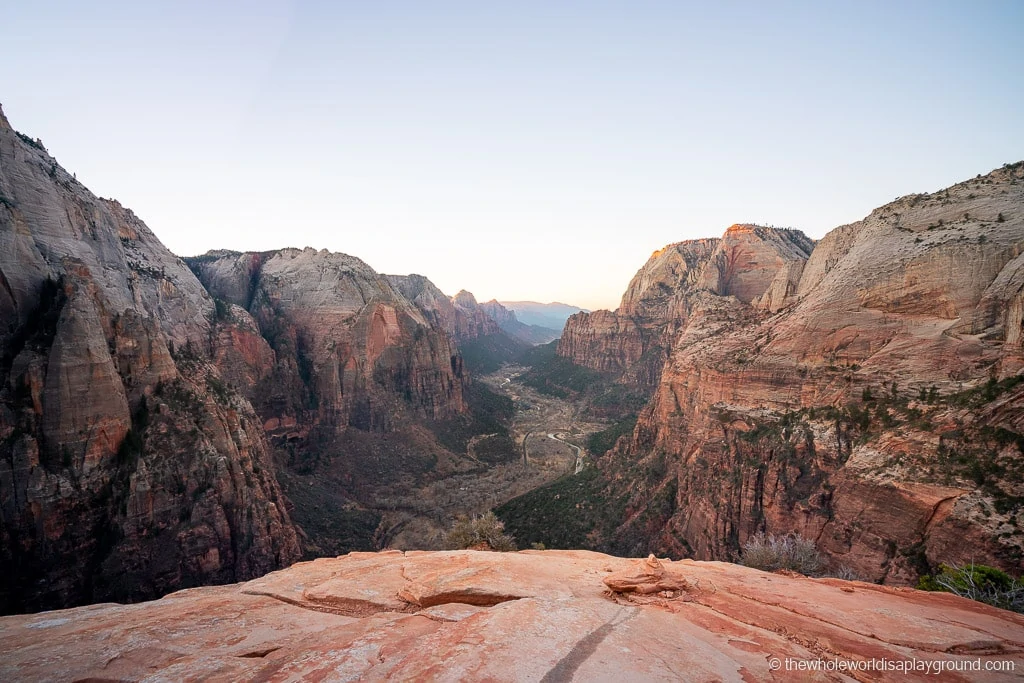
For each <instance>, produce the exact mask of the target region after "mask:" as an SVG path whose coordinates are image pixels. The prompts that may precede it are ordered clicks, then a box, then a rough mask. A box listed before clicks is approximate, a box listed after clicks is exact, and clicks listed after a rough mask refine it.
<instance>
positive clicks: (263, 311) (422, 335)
mask: <svg viewBox="0 0 1024 683" xmlns="http://www.w3.org/2000/svg"><path fill="white" fill-rule="evenodd" d="M188 262H189V264H190V266H191V267H192V268H193V270H194V271H195V273H196V274H197V275H198V277H199V279H200V280H201V281H202V283H203V284H204V285H205V286H206V288H207V289H208V290H209V292H210V293H211V294H212V295H213V296H214V297H215V298H217V299H220V300H222V301H224V302H226V303H228V304H232V305H234V306H238V307H241V308H243V309H245V310H246V311H247V312H248V313H249V314H251V316H252V318H253V319H254V320H255V321H256V323H257V325H258V329H259V330H260V332H261V334H262V336H263V337H264V339H266V340H267V341H268V343H269V345H270V348H271V349H272V350H273V352H274V354H275V356H276V365H275V367H274V368H273V370H272V372H269V373H268V376H269V377H270V379H269V382H268V389H269V390H268V391H266V392H262V393H263V395H264V399H263V400H262V401H259V402H258V403H257V409H258V410H259V412H260V414H261V417H262V418H263V419H264V421H265V424H266V425H267V427H268V430H269V431H271V432H273V433H277V432H279V431H281V430H284V432H287V433H288V434H290V435H292V436H295V435H302V436H305V435H308V434H309V433H310V432H311V431H312V432H317V433H320V436H319V437H318V439H320V440H322V439H330V438H333V437H335V436H340V435H341V434H343V433H344V431H345V430H346V429H347V428H348V427H350V426H351V427H356V428H359V429H363V430H369V431H389V430H391V429H392V427H393V425H394V424H395V422H396V421H400V420H401V419H402V416H403V415H404V414H406V413H408V414H411V415H414V416H418V417H421V418H424V419H442V418H446V417H450V416H453V415H457V414H459V413H461V412H463V411H464V410H465V403H464V400H463V395H462V390H463V384H464V379H463V376H462V359H461V357H460V356H459V353H458V350H457V349H456V348H455V347H454V346H453V344H452V341H451V339H450V338H449V337H448V336H447V335H446V334H445V331H444V329H441V328H439V327H437V326H436V325H434V324H432V323H431V322H430V321H428V320H427V319H425V317H424V316H423V314H422V312H421V311H420V309H419V308H418V307H416V306H414V305H412V304H411V303H410V302H409V301H408V300H407V299H406V298H405V297H404V296H402V294H401V293H400V292H399V291H398V290H397V289H396V288H395V286H394V285H393V284H392V282H391V280H389V278H387V277H385V276H383V275H379V274H378V273H376V272H375V271H374V270H373V269H372V268H370V267H369V266H368V265H366V264H365V263H363V262H362V261H360V260H359V259H357V258H355V257H353V256H348V255H346V254H335V253H330V252H328V251H326V250H320V251H317V250H315V249H310V248H307V249H303V250H299V249H282V250H280V251H273V252H263V253H244V254H241V253H237V252H223V251H221V252H211V253H209V254H206V255H204V256H199V257H194V258H191V259H189V260H188ZM236 379H237V380H241V379H242V378H236Z"/></svg>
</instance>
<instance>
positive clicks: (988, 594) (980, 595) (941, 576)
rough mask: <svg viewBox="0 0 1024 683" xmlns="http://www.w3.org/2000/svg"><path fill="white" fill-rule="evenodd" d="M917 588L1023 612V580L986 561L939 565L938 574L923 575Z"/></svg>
mask: <svg viewBox="0 0 1024 683" xmlns="http://www.w3.org/2000/svg"><path fill="white" fill-rule="evenodd" d="M917 587H918V589H919V590H925V591H944V592H946V593H953V594H954V595H959V596H960V597H962V598H970V599H971V600H977V601H978V602H984V603H985V604H987V605H992V606H993V607H999V608H1000V609H1006V610H1010V611H1013V612H1022V613H1024V579H1014V578H1013V577H1012V576H1010V575H1009V574H1007V573H1006V572H1004V571H1002V570H1000V569H996V568H995V567H988V566H986V565H983V564H974V563H973V562H972V563H971V564H966V565H956V564H952V565H948V564H942V565H939V571H938V573H937V574H935V575H934V576H932V575H925V576H922V577H921V579H920V580H919V581H918V583H917Z"/></svg>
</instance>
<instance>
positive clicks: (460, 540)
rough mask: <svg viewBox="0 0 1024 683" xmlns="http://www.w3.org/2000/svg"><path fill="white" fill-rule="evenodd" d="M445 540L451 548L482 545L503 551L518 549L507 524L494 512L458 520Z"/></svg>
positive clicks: (460, 548)
mask: <svg viewBox="0 0 1024 683" xmlns="http://www.w3.org/2000/svg"><path fill="white" fill-rule="evenodd" d="M444 541H445V545H446V546H447V547H448V548H449V549H451V550H462V549H465V548H476V547H479V546H482V545H486V546H487V547H489V548H490V549H491V550H498V551H501V552H508V551H510V550H515V549H516V541H515V539H514V538H512V537H511V536H509V535H508V534H506V533H505V525H504V524H503V523H502V521H501V520H500V519H498V518H497V517H495V515H494V513H493V512H486V513H484V514H482V515H479V516H477V517H472V518H469V517H462V518H460V519H458V520H456V522H455V524H454V525H452V528H451V529H450V530H449V531H448V533H447V534H445V537H444Z"/></svg>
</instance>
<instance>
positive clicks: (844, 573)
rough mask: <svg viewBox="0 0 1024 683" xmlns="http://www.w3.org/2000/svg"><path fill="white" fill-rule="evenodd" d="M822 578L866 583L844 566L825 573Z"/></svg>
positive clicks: (847, 566)
mask: <svg viewBox="0 0 1024 683" xmlns="http://www.w3.org/2000/svg"><path fill="white" fill-rule="evenodd" d="M823 576H827V577H830V578H833V579H842V580H843V581H866V579H865V578H864V577H863V576H861V575H860V574H858V573H857V571H856V570H855V569H854V568H853V567H850V566H849V565H845V564H841V565H839V566H838V567H836V568H835V569H831V570H829V571H827V572H825V574H823Z"/></svg>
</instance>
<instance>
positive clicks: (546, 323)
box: [500, 301, 590, 333]
mask: <svg viewBox="0 0 1024 683" xmlns="http://www.w3.org/2000/svg"><path fill="white" fill-rule="evenodd" d="M500 303H501V305H502V306H504V307H505V308H507V309H509V310H510V311H512V312H514V313H515V314H516V318H518V319H519V322H521V323H524V324H526V325H537V326H538V327H546V328H549V329H552V330H555V331H556V332H559V333H561V331H562V328H563V327H565V321H566V320H568V319H569V316H570V315H573V314H574V313H579V312H580V311H583V312H584V313H590V311H588V310H587V309H585V308H580V307H579V306H570V305H569V304H563V303H559V302H557V301H553V302H551V303H549V304H542V303H538V302H536V301H502V302H500Z"/></svg>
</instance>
